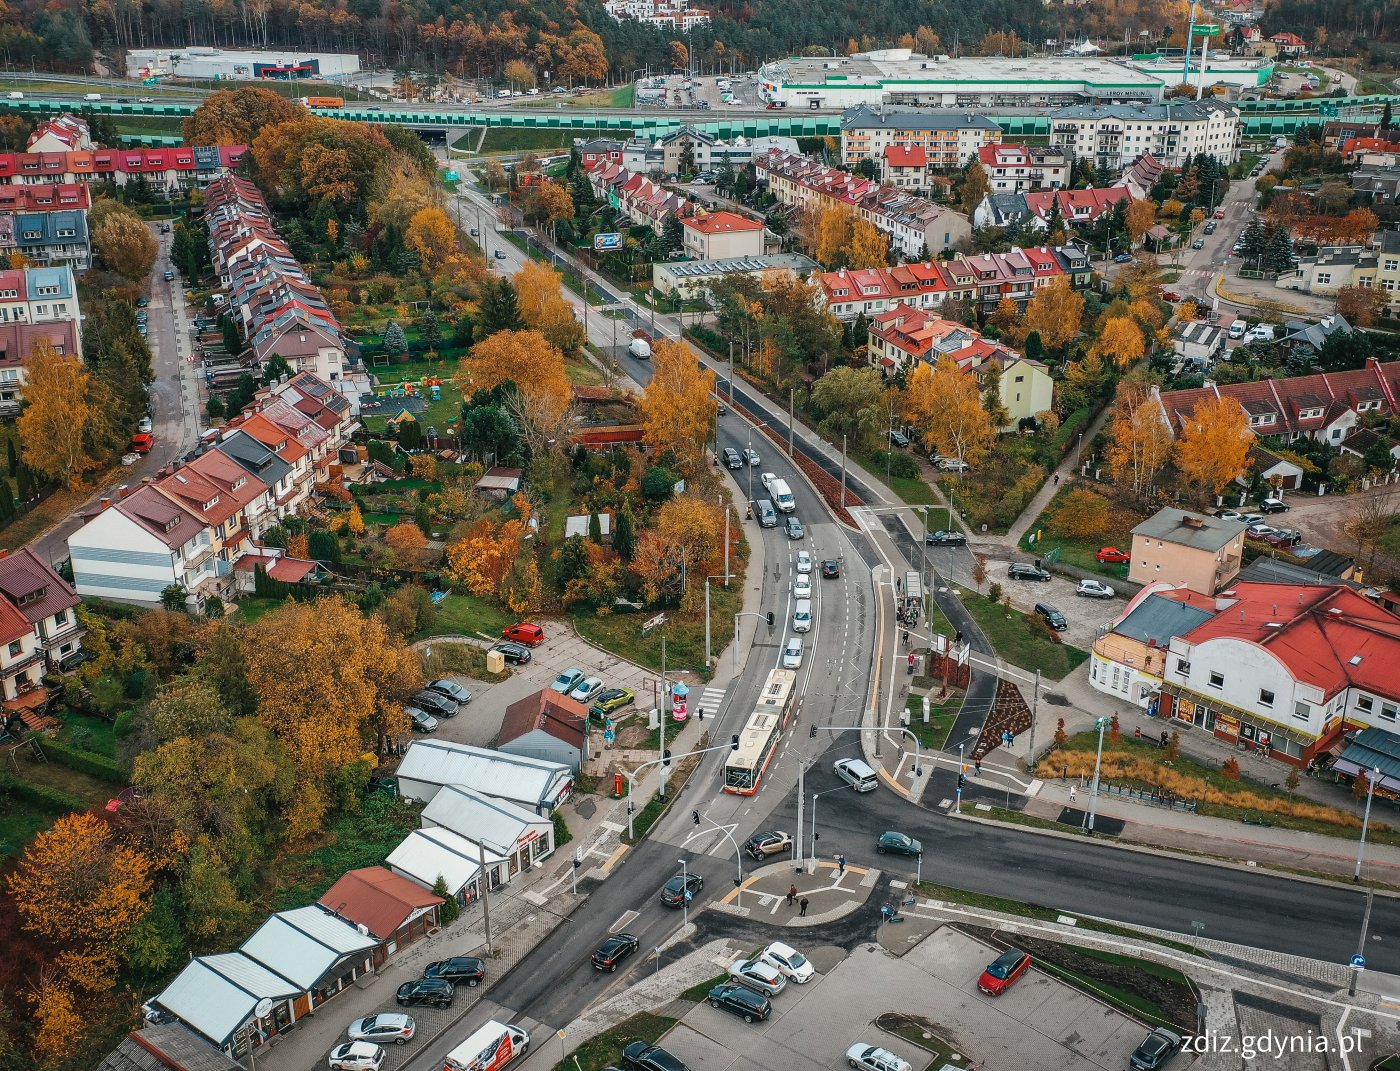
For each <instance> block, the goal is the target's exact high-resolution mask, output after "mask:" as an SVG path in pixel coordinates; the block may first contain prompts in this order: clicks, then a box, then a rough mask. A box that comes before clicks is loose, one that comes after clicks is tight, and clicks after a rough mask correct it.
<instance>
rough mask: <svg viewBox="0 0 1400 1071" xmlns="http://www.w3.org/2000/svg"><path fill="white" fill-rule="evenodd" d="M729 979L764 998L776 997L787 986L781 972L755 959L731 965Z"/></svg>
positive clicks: (742, 960)
mask: <svg viewBox="0 0 1400 1071" xmlns="http://www.w3.org/2000/svg"><path fill="white" fill-rule="evenodd" d="M729 977H731V978H733V979H734V980H735V981H736V982H738V983H739V984H740V985H746V986H748V987H749V988H750V989H754V990H757V991H758V992H760V993H762V994H763V995H764V996H765V997H776V996H777V995H778V994H779V993H781V992H782V991H783V989H784V988H786V986H787V979H786V978H784V977H783V972H782V971H780V970H778V968H777V967H774V966H773V965H772V964H769V963H764V962H763V960H761V959H759V958H757V957H754V958H753V959H741V960H739V961H738V962H736V963H734V964H731V966H730V968H729Z"/></svg>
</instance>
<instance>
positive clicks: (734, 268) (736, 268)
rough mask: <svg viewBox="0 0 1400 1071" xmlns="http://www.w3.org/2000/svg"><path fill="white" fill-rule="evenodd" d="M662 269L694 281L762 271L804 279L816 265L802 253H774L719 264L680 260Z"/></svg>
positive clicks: (729, 258)
mask: <svg viewBox="0 0 1400 1071" xmlns="http://www.w3.org/2000/svg"><path fill="white" fill-rule="evenodd" d="M663 266H664V267H665V269H666V271H667V272H669V273H670V275H671V277H672V278H673V279H695V278H698V277H701V276H714V275H733V274H735V273H739V272H746V273H747V272H762V271H790V272H792V273H793V274H794V275H805V274H806V273H808V272H810V271H813V270H814V269H815V268H816V267H817V262H816V261H815V260H813V259H812V258H811V257H805V256H803V255H802V254H801V253H773V254H769V255H764V256H760V257H722V258H720V259H719V260H677V261H671V262H669V263H665V264H664V265H663Z"/></svg>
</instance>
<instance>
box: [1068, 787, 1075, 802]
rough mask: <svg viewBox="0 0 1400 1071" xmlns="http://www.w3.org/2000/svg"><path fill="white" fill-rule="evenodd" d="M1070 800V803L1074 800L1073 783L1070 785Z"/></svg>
mask: <svg viewBox="0 0 1400 1071" xmlns="http://www.w3.org/2000/svg"><path fill="white" fill-rule="evenodd" d="M1069 801H1070V803H1073V802H1074V786H1073V785H1070V786H1069Z"/></svg>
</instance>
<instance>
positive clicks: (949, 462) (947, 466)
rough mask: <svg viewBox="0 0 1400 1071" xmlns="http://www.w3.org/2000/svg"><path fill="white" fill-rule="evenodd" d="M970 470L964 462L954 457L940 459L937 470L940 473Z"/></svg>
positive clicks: (969, 466)
mask: <svg viewBox="0 0 1400 1071" xmlns="http://www.w3.org/2000/svg"><path fill="white" fill-rule="evenodd" d="M971 468H972V466H971V465H969V464H968V463H967V462H966V461H963V460H961V459H960V458H956V457H945V458H940V459H939V462H938V470H939V471H940V472H967V471H968V470H970V469H971Z"/></svg>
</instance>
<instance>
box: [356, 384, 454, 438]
mask: <svg viewBox="0 0 1400 1071" xmlns="http://www.w3.org/2000/svg"><path fill="white" fill-rule="evenodd" d="M379 413H380V415H379V416H365V417H361V419H362V420H363V421H364V425H365V428H366V429H368V430H369V431H372V432H383V431H384V430H385V425H386V423H387V422H388V420H389V417H391V416H398V415H399V410H398V409H396V408H395V407H394V399H393V398H385V399H384V400H383V401H382V402H381V403H380V405H379ZM461 415H462V395H461V392H460V391H458V390H457V388H456V387H454V386H452V385H451V384H448V385H447V386H444V387H443V389H442V397H441V398H440V399H439V400H438V401H436V402H429V403H428V405H427V407H426V408H425V409H424V410H423V411H422V412H421V413H414V414H413V419H414V420H416V421H418V423H420V424H422V425H423V432H424V434H427V431H428V429H429V428H437V429H438V431H440V432H442V433H443V434H444V435H445V434H447V431H448V429H449V428H452V427H455V426H456V423H457V421H458V419H459V418H460V417H461Z"/></svg>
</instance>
